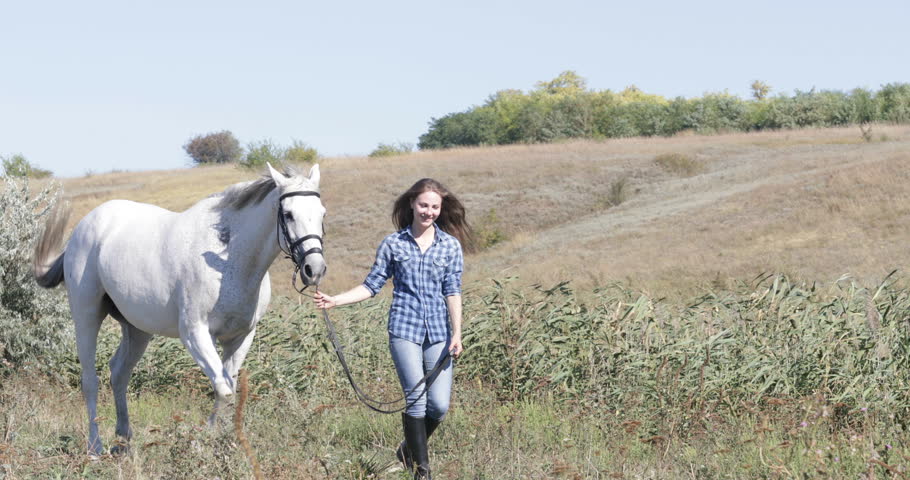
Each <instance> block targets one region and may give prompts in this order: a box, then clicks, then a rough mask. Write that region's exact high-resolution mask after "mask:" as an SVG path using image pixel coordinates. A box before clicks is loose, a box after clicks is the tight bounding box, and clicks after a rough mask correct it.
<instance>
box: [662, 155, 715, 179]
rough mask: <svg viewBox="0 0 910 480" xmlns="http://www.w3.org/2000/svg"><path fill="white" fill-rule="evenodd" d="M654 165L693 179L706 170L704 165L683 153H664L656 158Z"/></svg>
mask: <svg viewBox="0 0 910 480" xmlns="http://www.w3.org/2000/svg"><path fill="white" fill-rule="evenodd" d="M654 163H656V164H657V166H659V167H660V168H662V169H664V170H666V171H667V172H669V173H672V174H674V175H680V176H683V177H691V176H693V175H697V174H699V173H701V172H703V171H704V170H705V166H704V164H703V163H701V162H699V161H698V160H696V159H694V158H692V157H690V156H688V155H685V154H682V153H664V154H662V155H658V156H657V157H655V158H654Z"/></svg>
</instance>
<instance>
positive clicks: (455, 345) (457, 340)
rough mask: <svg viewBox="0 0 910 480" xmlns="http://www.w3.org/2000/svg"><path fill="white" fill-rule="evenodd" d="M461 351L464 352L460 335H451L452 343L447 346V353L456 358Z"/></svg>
mask: <svg viewBox="0 0 910 480" xmlns="http://www.w3.org/2000/svg"><path fill="white" fill-rule="evenodd" d="M463 351H464V345H462V344H461V334H460V333H456V334H453V335H452V342H451V344H450V345H449V353H451V354H452V356H453V357H455V358H458V356H459V355H461V352H463Z"/></svg>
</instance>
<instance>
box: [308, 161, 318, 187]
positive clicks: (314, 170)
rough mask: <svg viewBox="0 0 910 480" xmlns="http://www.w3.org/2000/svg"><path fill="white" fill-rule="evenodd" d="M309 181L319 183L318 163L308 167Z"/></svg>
mask: <svg viewBox="0 0 910 480" xmlns="http://www.w3.org/2000/svg"><path fill="white" fill-rule="evenodd" d="M308 176H309V177H310V181H311V182H313V183H314V184H316V185H319V164H318V163H317V164H315V165H313V166H312V167H311V168H310V174H309V175H308Z"/></svg>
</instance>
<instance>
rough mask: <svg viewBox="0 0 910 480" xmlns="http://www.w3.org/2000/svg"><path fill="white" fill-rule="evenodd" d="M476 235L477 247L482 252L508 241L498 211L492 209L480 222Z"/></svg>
mask: <svg viewBox="0 0 910 480" xmlns="http://www.w3.org/2000/svg"><path fill="white" fill-rule="evenodd" d="M475 233H476V237H477V246H478V247H479V248H480V249H481V250H485V249H487V248H490V247H492V246H494V245H496V244H499V243H502V242H504V241H506V240H507V239H508V237H507V236H506V234H505V232H503V231H502V227H501V226H500V222H499V216H498V215H496V210H494V209H492V208H491V209H490V210H488V211H487V213H486V215H484V216H483V217H482V218H481V219H480V222H479V223H478V225H477V227H476V228H475Z"/></svg>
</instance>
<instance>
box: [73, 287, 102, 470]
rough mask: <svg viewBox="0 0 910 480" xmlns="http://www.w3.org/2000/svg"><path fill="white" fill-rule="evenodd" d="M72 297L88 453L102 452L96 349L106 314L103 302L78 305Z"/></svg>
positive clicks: (99, 453)
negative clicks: (102, 305) (99, 428)
mask: <svg viewBox="0 0 910 480" xmlns="http://www.w3.org/2000/svg"><path fill="white" fill-rule="evenodd" d="M75 303H76V302H74V301H73V297H72V296H71V297H70V308H71V310H72V312H73V320H74V322H75V324H76V349H77V351H78V354H79V363H80V364H81V365H82V396H83V397H84V398H85V408H86V410H87V412H88V453H89V454H90V455H101V454H103V453H104V448H103V447H102V444H101V437H99V436H98V422H97V421H96V420H95V419H96V418H97V417H98V374H97V373H96V372H95V351H96V349H97V346H98V330H99V329H100V328H101V322H102V321H103V320H104V317H105V316H106V315H107V313H106V312H104V311H103V310H102V308H101V305H100V302H99V303H97V304H96V305H93V306H91V307H85V306H78V305H76V304H75Z"/></svg>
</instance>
